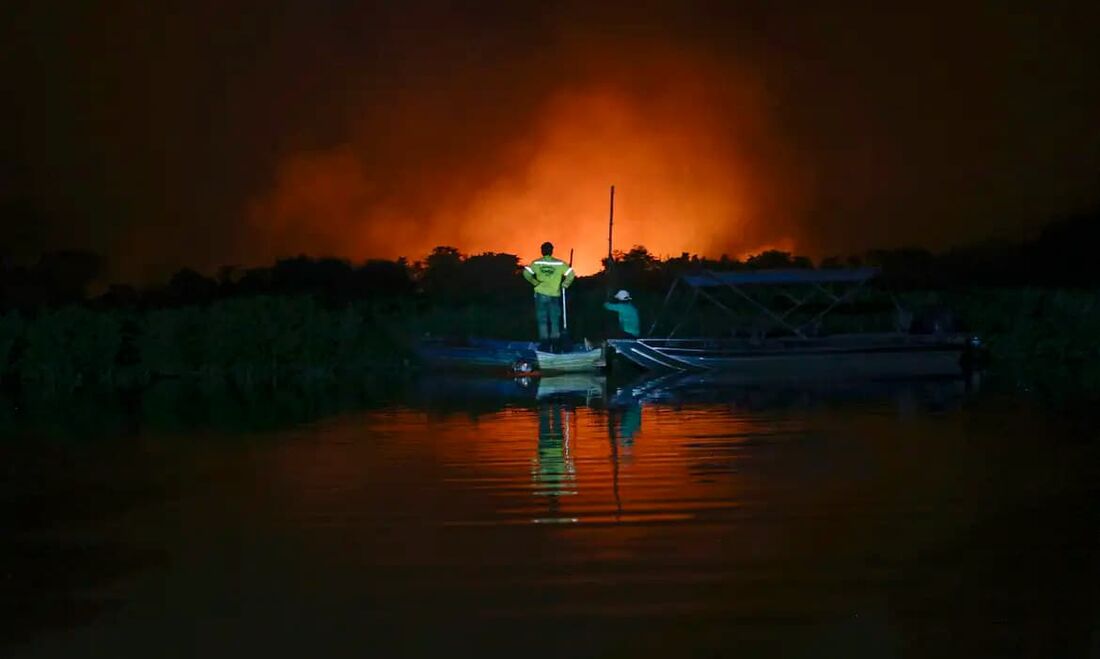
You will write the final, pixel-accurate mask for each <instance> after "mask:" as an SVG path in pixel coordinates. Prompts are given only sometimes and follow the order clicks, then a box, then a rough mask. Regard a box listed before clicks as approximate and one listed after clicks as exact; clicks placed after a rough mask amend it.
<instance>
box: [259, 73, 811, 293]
mask: <svg viewBox="0 0 1100 659" xmlns="http://www.w3.org/2000/svg"><path fill="white" fill-rule="evenodd" d="M600 61H604V62H606V58H601V60H600ZM645 68H646V70H647V72H648V73H649V76H648V78H647V80H646V81H645V82H644V83H642V82H641V81H638V80H636V79H631V78H629V77H626V76H624V77H623V78H620V79H615V80H585V81H581V82H577V83H575V84H572V85H565V86H563V87H562V88H560V89H554V90H551V91H549V92H548V93H546V94H545V95H544V96H543V97H542V98H541V99H540V102H539V103H538V104H537V105H536V107H535V108H534V109H533V112H531V113H530V115H529V116H527V117H523V116H521V117H519V118H518V121H517V125H516V126H515V128H514V130H512V131H511V134H510V137H509V138H508V139H504V140H500V141H499V142H495V143H494V142H489V141H488V140H486V141H485V142H486V144H477V143H475V145H474V149H473V150H469V151H465V152H461V153H457V154H456V153H453V152H452V153H446V150H447V144H446V143H442V144H440V145H438V147H437V148H436V149H431V148H429V149H428V150H427V151H426V152H422V155H423V161H422V166H421V167H418V168H416V169H415V170H414V171H412V172H411V173H410V174H409V178H410V179H411V180H396V181H395V180H393V179H392V176H387V175H383V176H382V177H381V178H382V179H383V180H379V178H380V177H379V176H378V175H377V172H376V171H375V170H374V169H372V165H371V164H370V163H369V158H370V156H371V155H372V149H373V147H372V139H373V136H374V132H373V131H372V127H371V126H369V125H368V126H363V127H360V129H359V130H358V134H359V135H361V136H363V137H361V138H360V139H359V140H354V141H349V142H347V143H344V144H341V145H339V146H337V147H334V148H330V149H325V150H316V151H310V152H302V153H297V154H293V155H291V156H289V157H287V158H286V159H285V160H283V161H282V162H281V163H280V164H279V167H278V173H277V175H276V178H275V182H274V185H273V187H272V189H270V190H268V191H265V192H264V193H263V194H261V195H259V196H258V197H257V198H256V199H254V200H253V201H252V203H251V204H250V205H249V208H248V217H249V232H250V234H251V235H252V236H253V240H252V242H253V244H255V243H256V242H257V238H258V240H259V241H260V242H261V244H263V245H264V246H265V249H266V250H267V253H266V254H264V256H268V257H278V256H285V255H288V254H296V253H300V252H301V253H307V254H327V255H337V256H343V257H348V258H351V259H361V258H363V257H366V256H378V257H388V258H393V257H397V256H407V257H409V258H413V259H415V258H418V257H420V256H422V255H423V254H426V253H427V252H428V251H429V250H431V248H432V247H434V246H436V245H451V246H454V247H457V248H459V249H460V250H462V251H464V252H468V253H479V252H485V251H495V252H509V253H515V254H519V255H520V256H521V258H524V259H527V258H530V257H532V256H535V255H537V253H538V252H537V250H538V245H539V244H540V243H541V242H542V241H543V240H550V241H551V242H553V243H554V244H555V245H556V246H557V253H558V255H559V256H561V257H563V258H564V257H567V256H568V253H569V250H570V248H572V249H574V250H575V253H576V257H575V265H576V266H577V268H578V270H579V271H580V272H581V273H592V272H595V271H597V270H598V269H599V268H600V259H601V258H603V257H604V256H606V254H607V222H608V203H609V198H608V197H609V186H610V185H611V184H614V185H615V186H616V200H615V236H614V238H615V240H614V244H615V248H616V249H622V250H626V249H629V248H630V247H631V246H633V245H645V246H646V247H647V248H648V249H649V250H650V251H651V252H654V253H656V254H658V255H678V254H680V253H681V252H684V251H689V252H694V253H703V254H712V255H718V254H721V253H729V254H732V255H738V254H742V253H744V252H746V251H751V250H753V249H754V248H757V247H761V246H763V245H764V243H768V244H777V243H778V244H783V245H786V246H790V245H792V244H793V237H792V236H791V235H790V229H789V227H790V226H791V223H790V221H789V218H791V217H792V216H794V215H796V214H797V212H798V206H799V204H800V203H801V202H800V199H801V195H802V187H803V185H804V184H803V182H801V181H800V180H799V179H798V177H797V176H796V174H795V169H794V167H792V166H790V164H789V163H786V162H784V160H783V158H782V157H781V154H782V149H781V147H780V142H779V140H778V139H777V138H776V136H775V135H774V131H773V129H772V128H771V127H770V126H769V124H768V121H767V118H766V116H765V115H764V113H763V110H762V105H763V99H762V98H761V96H762V92H761V91H760V90H759V89H758V88H757V87H756V85H755V84H754V83H753V81H752V80H751V79H749V78H747V77H738V78H736V79H735V78H731V77H729V76H728V75H727V76H725V77H719V76H717V75H715V74H713V73H711V69H710V68H709V67H708V64H707V62H706V61H705V60H704V59H702V58H700V57H689V56H687V55H686V54H684V53H670V52H661V53H659V54H656V53H651V54H650V55H649V56H648V58H647V62H646V67H645ZM654 73H656V75H655V76H654ZM440 111H441V112H445V111H446V109H444V108H441V109H440ZM425 120H426V121H430V120H431V118H430V117H429V118H426V119H425ZM420 128H421V127H419V126H417V125H415V124H413V125H408V124H406V125H403V126H401V130H404V131H409V132H413V133H415V132H416V131H418V130H420ZM398 142H399V141H398ZM475 142H476V141H475ZM398 148H400V145H399V144H398ZM765 155H766V157H764V156H765ZM440 163H445V164H440Z"/></svg>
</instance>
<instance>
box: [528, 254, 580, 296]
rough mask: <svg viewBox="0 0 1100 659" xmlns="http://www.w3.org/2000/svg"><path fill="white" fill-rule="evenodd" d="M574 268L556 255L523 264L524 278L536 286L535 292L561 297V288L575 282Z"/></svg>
mask: <svg viewBox="0 0 1100 659" xmlns="http://www.w3.org/2000/svg"><path fill="white" fill-rule="evenodd" d="M574 276H575V275H574V273H573V268H572V267H571V266H570V265H569V264H568V263H566V262H565V261H562V260H561V259H559V258H556V257H554V256H543V257H541V258H539V259H538V260H537V261H533V262H532V263H531V265H525V266H523V278H524V279H526V280H527V281H529V282H530V283H531V285H532V286H534V287H535V292H536V293H539V294H540V295H549V296H550V297H560V296H561V289H563V288H569V285H570V284H572V283H573V277H574Z"/></svg>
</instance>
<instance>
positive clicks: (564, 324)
mask: <svg viewBox="0 0 1100 659" xmlns="http://www.w3.org/2000/svg"><path fill="white" fill-rule="evenodd" d="M569 269H570V270H572V269H573V248H572V247H570V248H569ZM566 288H568V287H567V286H563V287H562V289H561V329H562V333H563V334H565V339H566V340H569V307H568V306H566V304H565V290H566Z"/></svg>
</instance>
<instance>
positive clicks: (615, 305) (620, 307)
mask: <svg viewBox="0 0 1100 659" xmlns="http://www.w3.org/2000/svg"><path fill="white" fill-rule="evenodd" d="M603 308H604V309H607V310H608V311H614V312H615V314H616V315H617V316H618V317H619V327H618V331H617V333H616V334H615V335H614V336H612V337H610V338H613V339H636V338H638V336H639V335H640V334H641V321H640V320H639V318H638V307H636V306H634V302H633V300H631V298H630V293H629V292H627V291H619V292H618V293H616V294H615V297H614V298H613V300H612V301H610V302H604V303H603Z"/></svg>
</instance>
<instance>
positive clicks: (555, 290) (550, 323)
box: [523, 242, 575, 352]
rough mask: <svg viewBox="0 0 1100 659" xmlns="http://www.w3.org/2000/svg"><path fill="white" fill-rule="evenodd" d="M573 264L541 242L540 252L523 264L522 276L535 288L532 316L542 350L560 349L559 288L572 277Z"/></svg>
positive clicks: (568, 283)
mask: <svg viewBox="0 0 1100 659" xmlns="http://www.w3.org/2000/svg"><path fill="white" fill-rule="evenodd" d="M574 276H575V275H574V273H573V268H572V266H570V265H569V264H568V263H566V262H565V261H562V260H561V259H559V258H557V257H555V256H554V246H553V245H552V244H550V243H548V242H547V243H543V244H542V256H541V257H539V258H538V259H537V260H535V261H533V262H532V263H531V265H527V266H524V267H523V278H524V279H526V280H527V281H528V282H529V283H530V284H531V285H532V286H534V288H535V320H536V321H537V322H538V325H539V342H540V343H541V344H542V345H541V346H540V347H541V348H542V349H543V350H552V351H554V352H559V351H561V349H562V346H561V312H562V308H561V307H562V298H561V295H562V290H564V289H566V288H569V285H570V284H572V283H573V278H574Z"/></svg>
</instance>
